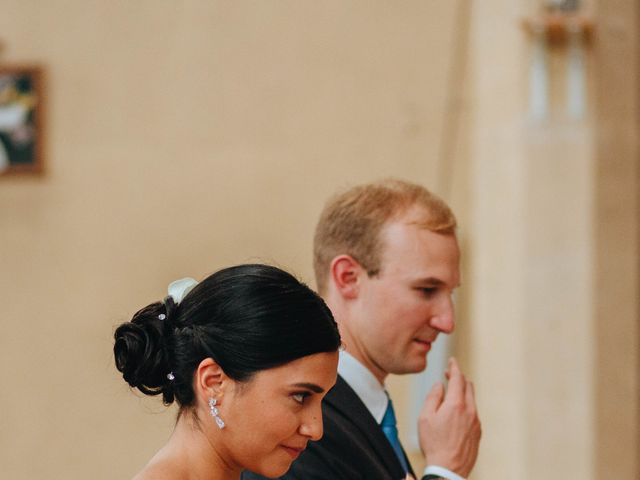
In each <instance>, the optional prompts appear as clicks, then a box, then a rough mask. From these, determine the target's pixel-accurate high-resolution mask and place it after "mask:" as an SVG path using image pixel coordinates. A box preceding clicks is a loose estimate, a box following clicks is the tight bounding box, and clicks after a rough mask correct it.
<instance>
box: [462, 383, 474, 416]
mask: <svg viewBox="0 0 640 480" xmlns="http://www.w3.org/2000/svg"><path fill="white" fill-rule="evenodd" d="M464 398H465V404H466V405H467V408H468V409H469V410H470V411H474V412H475V411H476V392H475V389H474V387H473V382H472V381H470V380H469V381H467V385H466V388H465V391H464Z"/></svg>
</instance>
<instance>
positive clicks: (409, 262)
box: [346, 210, 460, 379]
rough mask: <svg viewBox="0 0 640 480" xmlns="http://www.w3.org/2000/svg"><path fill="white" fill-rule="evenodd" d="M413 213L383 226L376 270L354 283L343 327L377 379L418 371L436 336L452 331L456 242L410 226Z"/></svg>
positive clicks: (456, 278)
mask: <svg viewBox="0 0 640 480" xmlns="http://www.w3.org/2000/svg"><path fill="white" fill-rule="evenodd" d="M419 214H420V211H419V210H414V211H409V212H407V214H405V215H404V216H403V217H401V218H399V219H397V220H394V221H392V222H390V223H388V224H387V225H386V226H385V227H384V228H383V230H382V232H381V240H382V245H383V246H382V256H381V259H382V262H381V269H380V272H379V274H378V275H376V276H372V277H369V276H368V275H366V273H363V274H362V276H361V279H360V281H361V283H360V288H359V293H358V298H357V301H356V303H357V304H356V307H355V308H356V312H357V315H355V317H354V318H353V322H350V323H351V325H350V328H349V329H350V331H351V332H350V333H351V337H352V341H353V342H354V343H355V344H356V345H353V347H356V351H354V353H356V356H358V357H361V358H359V359H360V360H361V361H362V362H363V363H364V364H365V365H366V366H367V367H369V369H370V370H371V371H372V372H373V373H374V374H375V375H376V376H377V377H378V378H379V379H384V377H385V376H386V374H388V373H395V374H403V373H416V372H420V371H422V370H424V369H425V367H426V366H427V360H426V355H427V353H428V352H429V350H430V349H431V344H432V343H433V342H434V341H435V339H436V337H437V336H438V334H439V333H440V332H444V333H451V332H452V331H453V328H454V311H453V301H452V298H451V296H452V293H453V291H454V289H455V288H456V287H458V285H459V283H460V266H459V264H460V251H459V248H458V242H457V240H456V237H455V235H444V234H438V233H434V232H431V231H429V230H426V229H425V228H422V227H420V226H418V225H416V224H415V222H417V221H418V220H419V219H420V215H419ZM346 347H347V351H349V345H346Z"/></svg>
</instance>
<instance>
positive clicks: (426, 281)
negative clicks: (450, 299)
mask: <svg viewBox="0 0 640 480" xmlns="http://www.w3.org/2000/svg"><path fill="white" fill-rule="evenodd" d="M415 283H416V284H418V285H429V286H430V287H444V286H446V285H447V284H446V283H445V282H443V281H442V280H440V279H439V278H436V277H426V278H419V279H417V280H416V282H415ZM460 286H461V284H460V283H458V284H457V285H456V286H455V288H459V287H460Z"/></svg>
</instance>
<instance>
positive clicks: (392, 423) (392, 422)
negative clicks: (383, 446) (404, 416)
mask: <svg viewBox="0 0 640 480" xmlns="http://www.w3.org/2000/svg"><path fill="white" fill-rule="evenodd" d="M380 427H382V431H383V432H384V434H385V435H386V437H387V440H389V443H390V444H391V446H392V447H393V451H394V452H396V456H397V457H398V460H400V465H402V468H403V469H404V471H405V473H406V472H408V471H409V468H408V466H407V459H406V458H404V452H403V451H402V447H401V446H400V439H399V438H398V428H397V427H396V414H395V412H394V411H393V403H391V399H389V404H388V405H387V411H386V412H384V417H382V422H380Z"/></svg>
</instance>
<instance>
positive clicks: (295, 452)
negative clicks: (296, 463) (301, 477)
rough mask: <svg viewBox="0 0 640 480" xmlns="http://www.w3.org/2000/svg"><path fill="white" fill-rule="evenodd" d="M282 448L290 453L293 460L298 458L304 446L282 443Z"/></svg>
mask: <svg viewBox="0 0 640 480" xmlns="http://www.w3.org/2000/svg"><path fill="white" fill-rule="evenodd" d="M282 448H283V449H284V450H285V451H286V452H287V453H288V454H289V455H291V458H293V459H294V460H295V459H296V458H298V456H299V455H300V454H301V453H302V451H303V450H304V449H305V447H288V446H287V445H282Z"/></svg>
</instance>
